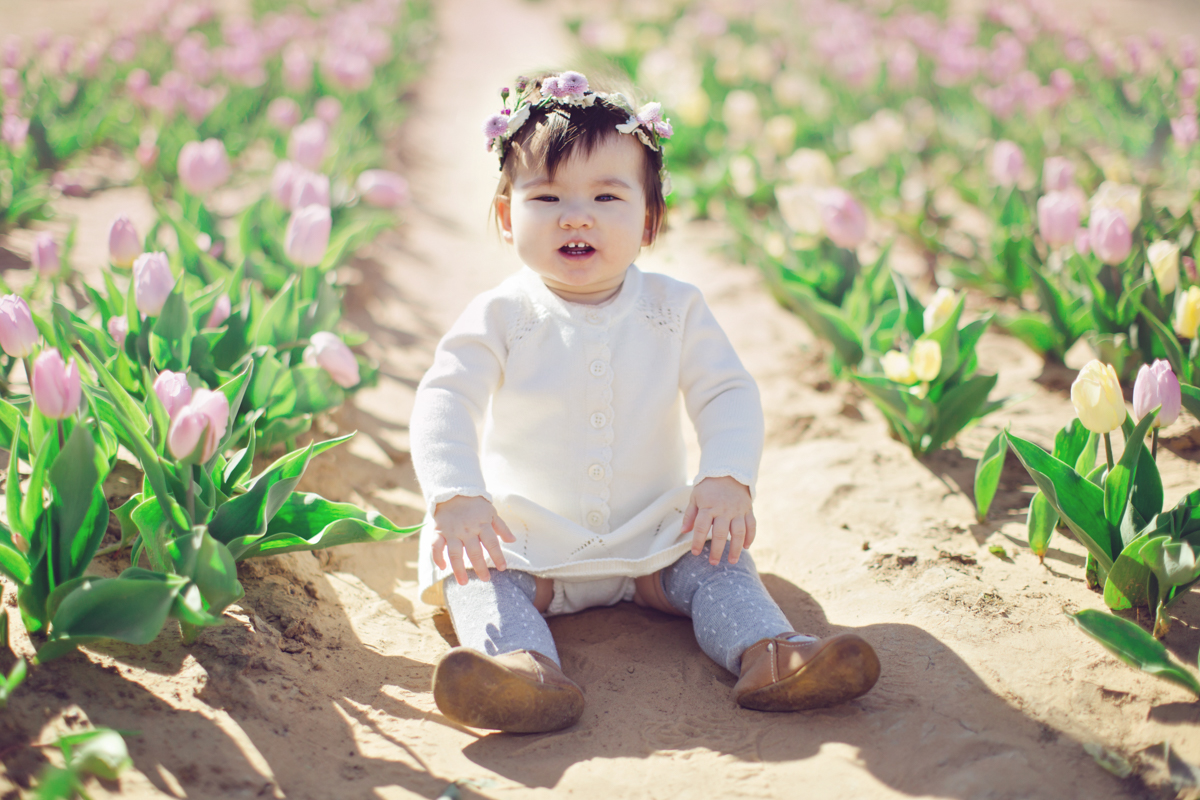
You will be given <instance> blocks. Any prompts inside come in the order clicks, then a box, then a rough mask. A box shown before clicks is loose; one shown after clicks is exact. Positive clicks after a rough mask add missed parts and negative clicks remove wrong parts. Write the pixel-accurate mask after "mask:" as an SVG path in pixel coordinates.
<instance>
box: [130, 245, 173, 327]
mask: <svg viewBox="0 0 1200 800" xmlns="http://www.w3.org/2000/svg"><path fill="white" fill-rule="evenodd" d="M174 289H175V276H174V275H172V274H171V264H170V263H169V262H168V261H167V254H166V253H142V254H141V255H140V256H138V257H137V259H136V260H135V261H134V262H133V297H134V301H135V302H136V303H137V307H138V311H141V312H142V313H143V314H145V315H146V316H148V317H157V316H158V315H159V313H160V312H161V311H162V308H163V305H164V304H165V303H166V302H167V298H168V297H170V296H171V292H172V291H174Z"/></svg>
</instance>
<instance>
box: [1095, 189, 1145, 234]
mask: <svg viewBox="0 0 1200 800" xmlns="http://www.w3.org/2000/svg"><path fill="white" fill-rule="evenodd" d="M1091 208H1092V214H1095V213H1096V210H1097V209H1099V208H1115V209H1118V210H1119V211H1120V212H1121V214H1122V216H1124V217H1125V223H1126V224H1127V225H1128V226H1129V229H1130V230H1133V229H1134V228H1136V227H1137V226H1138V223H1139V222H1141V220H1142V190H1141V189H1140V188H1139V187H1137V186H1133V185H1130V184H1125V183H1117V182H1115V181H1105V182H1104V183H1102V184H1100V187H1099V188H1098V189H1096V193H1095V194H1094V195H1092V200H1091Z"/></svg>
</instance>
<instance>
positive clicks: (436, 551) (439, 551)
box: [433, 533, 446, 569]
mask: <svg viewBox="0 0 1200 800" xmlns="http://www.w3.org/2000/svg"><path fill="white" fill-rule="evenodd" d="M433 563H435V564H437V565H438V569H445V568H446V537H445V536H442V535H441V534H440V533H439V534H438V535H437V536H435V537H433Z"/></svg>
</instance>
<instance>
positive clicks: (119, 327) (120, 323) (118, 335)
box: [108, 314, 129, 350]
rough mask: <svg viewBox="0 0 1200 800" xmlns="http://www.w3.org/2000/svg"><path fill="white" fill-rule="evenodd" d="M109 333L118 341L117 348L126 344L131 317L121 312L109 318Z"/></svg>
mask: <svg viewBox="0 0 1200 800" xmlns="http://www.w3.org/2000/svg"><path fill="white" fill-rule="evenodd" d="M108 335H109V336H111V337H112V338H113V341H115V342H116V343H117V349H118V350H120V349H121V348H122V347H124V346H125V337H127V336H128V335H129V319H128V318H127V317H126V316H125V315H124V314H121V315H120V316H116V317H109V318H108Z"/></svg>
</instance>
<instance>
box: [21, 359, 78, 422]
mask: <svg viewBox="0 0 1200 800" xmlns="http://www.w3.org/2000/svg"><path fill="white" fill-rule="evenodd" d="M32 385H33V402H34V405H36V406H37V407H38V410H39V411H41V412H42V415H43V416H46V417H49V418H50V419H64V418H65V417H69V416H71V415H72V414H74V413H75V411H76V410H77V409H78V408H79V397H80V386H79V368H78V367H77V366H76V365H75V359H74V358H72V359H71V363H70V364H69V365H68V364H65V363H64V362H63V357H62V356H61V355H60V354H59V352H58V351H57V350H45V351H43V352H42V354H41V355H40V356H38V357H37V360H36V361H34V362H33V380H32Z"/></svg>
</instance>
